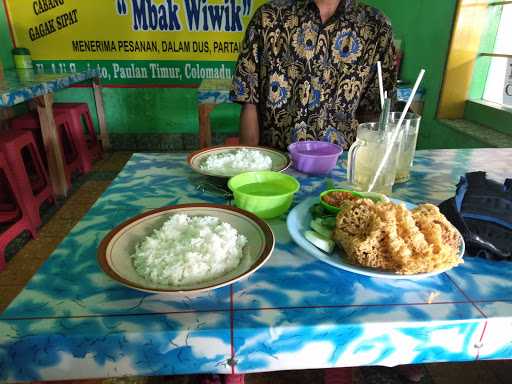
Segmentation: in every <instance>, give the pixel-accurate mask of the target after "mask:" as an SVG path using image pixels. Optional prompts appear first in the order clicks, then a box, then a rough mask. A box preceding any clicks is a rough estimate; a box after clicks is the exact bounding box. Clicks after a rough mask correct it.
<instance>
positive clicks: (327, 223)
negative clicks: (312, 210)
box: [322, 216, 336, 231]
mask: <svg viewBox="0 0 512 384" xmlns="http://www.w3.org/2000/svg"><path fill="white" fill-rule="evenodd" d="M322 225H323V226H324V227H326V228H329V229H330V230H331V231H333V230H334V228H336V217H335V216H331V217H324V218H322Z"/></svg>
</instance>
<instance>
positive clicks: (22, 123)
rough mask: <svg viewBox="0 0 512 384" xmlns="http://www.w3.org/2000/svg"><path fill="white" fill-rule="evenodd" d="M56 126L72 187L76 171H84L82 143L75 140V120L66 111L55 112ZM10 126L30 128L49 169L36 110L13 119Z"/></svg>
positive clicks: (15, 128)
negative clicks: (81, 153) (81, 154)
mask: <svg viewBox="0 0 512 384" xmlns="http://www.w3.org/2000/svg"><path fill="white" fill-rule="evenodd" d="M54 118H55V126H56V127H57V133H58V137H59V142H60V150H61V152H62V156H63V162H64V172H65V173H66V181H67V184H68V188H69V187H71V180H72V176H73V174H74V173H81V172H84V170H83V168H82V165H81V159H80V155H79V154H80V150H79V147H80V143H79V142H77V141H76V140H75V134H74V132H73V131H74V129H73V122H72V120H71V117H70V116H69V115H68V114H66V113H60V112H57V113H54ZM10 126H11V128H12V129H14V130H30V131H31V132H32V134H33V135H34V138H35V140H36V143H37V147H38V148H39V153H40V154H41V157H42V158H43V161H44V164H45V166H46V169H48V160H47V159H46V151H45V149H44V143H43V135H42V133H41V127H40V125H39V117H38V116H37V114H36V113H34V112H29V113H26V114H24V115H22V116H18V117H16V118H14V119H12V120H11V122H10Z"/></svg>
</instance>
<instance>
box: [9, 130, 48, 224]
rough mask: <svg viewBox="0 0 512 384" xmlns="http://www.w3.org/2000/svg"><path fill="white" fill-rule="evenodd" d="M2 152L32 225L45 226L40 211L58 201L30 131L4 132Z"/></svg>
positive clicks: (18, 196)
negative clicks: (46, 204)
mask: <svg viewBox="0 0 512 384" xmlns="http://www.w3.org/2000/svg"><path fill="white" fill-rule="evenodd" d="M0 150H1V151H2V153H3V154H4V156H5V158H6V161H7V164H8V166H9V168H10V170H11V173H12V175H13V180H14V182H15V183H16V185H17V187H18V191H17V194H16V196H17V198H18V200H19V201H20V202H21V204H20V206H21V207H23V208H24V209H26V211H27V212H28V216H29V217H30V220H31V222H32V225H33V226H34V227H35V228H37V227H39V226H40V225H41V216H40V215H39V208H40V207H41V205H42V204H43V203H44V202H45V201H47V200H50V201H51V202H53V201H54V196H53V192H52V188H51V186H50V183H49V180H48V175H47V174H46V171H45V169H44V165H43V161H42V160H41V156H40V155H39V152H38V150H37V146H36V142H35V140H34V137H33V136H32V134H31V133H30V132H26V131H7V132H2V133H0Z"/></svg>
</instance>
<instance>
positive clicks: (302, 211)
mask: <svg viewBox="0 0 512 384" xmlns="http://www.w3.org/2000/svg"><path fill="white" fill-rule="evenodd" d="M392 201H393V202H394V203H404V204H405V206H406V207H407V208H408V209H412V208H414V207H415V205H414V204H411V203H407V202H405V201H401V200H395V199H392ZM316 203H318V197H311V198H309V199H306V200H304V201H303V202H302V203H300V204H299V205H297V206H296V207H295V208H294V209H292V211H291V212H290V213H289V214H288V220H287V224H288V231H289V232H290V235H291V237H292V238H293V240H294V241H295V242H296V243H297V244H298V245H299V246H300V247H301V248H302V249H304V250H305V251H306V252H307V253H309V254H310V255H311V256H314V257H316V258H317V259H318V260H320V261H323V262H324V263H327V264H329V265H332V266H333V267H336V268H340V269H344V270H345V271H349V272H353V273H357V274H360V275H365V276H370V277H379V278H383V279H407V280H419V279H424V278H426V277H430V276H435V275H438V274H440V273H443V272H446V271H447V270H449V269H451V268H447V269H443V270H438V271H434V272H429V273H418V274H415V275H399V274H396V273H393V272H389V271H384V270H379V269H375V268H365V267H358V266H356V265H353V264H350V263H348V262H347V261H346V259H345V258H346V254H345V251H344V250H343V249H341V248H340V247H338V246H336V248H335V250H334V252H333V253H332V254H328V253H325V252H323V251H321V250H320V249H318V248H317V247H315V246H314V245H313V244H311V243H310V242H309V241H308V240H306V238H305V237H304V232H305V231H306V230H309V229H310V228H309V223H310V222H311V214H310V212H309V209H310V208H311V206H312V205H314V204H316ZM464 251H465V245H464V240H463V239H462V236H461V243H460V250H459V255H460V257H461V258H462V257H463V256H464Z"/></svg>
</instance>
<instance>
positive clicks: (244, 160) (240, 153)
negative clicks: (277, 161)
mask: <svg viewBox="0 0 512 384" xmlns="http://www.w3.org/2000/svg"><path fill="white" fill-rule="evenodd" d="M201 169H202V170H203V171H207V172H214V173H217V174H221V175H227V176H228V175H229V176H233V175H236V174H238V173H242V172H250V171H269V170H271V169H272V159H271V158H270V156H268V155H265V154H263V153H262V152H261V151H258V150H255V149H247V148H243V149H238V150H236V151H232V152H224V153H218V154H214V155H210V156H208V157H207V158H206V160H205V161H204V162H203V163H202V164H201Z"/></svg>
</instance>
